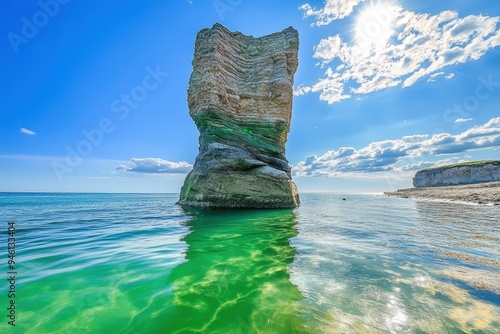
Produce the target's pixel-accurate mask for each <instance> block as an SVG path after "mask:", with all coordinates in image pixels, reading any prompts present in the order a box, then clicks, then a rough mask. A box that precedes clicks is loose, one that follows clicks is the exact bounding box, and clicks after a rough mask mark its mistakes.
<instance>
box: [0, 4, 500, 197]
mask: <svg viewBox="0 0 500 334" xmlns="http://www.w3.org/2000/svg"><path fill="white" fill-rule="evenodd" d="M0 16H1V18H0V32H1V34H0V35H1V36H3V37H2V38H1V39H0V40H1V42H0V43H1V48H0V57H1V59H2V60H3V61H2V62H1V63H0V74H1V78H2V83H3V84H2V90H1V93H2V101H3V108H2V111H1V114H0V130H1V131H0V191H75V192H79V191H91V192H178V191H179V189H180V186H181V185H182V182H183V180H184V177H185V175H186V173H187V171H189V169H190V167H191V164H192V163H193V162H194V159H195V157H196V155H197V151H198V132H197V130H196V127H195V125H194V123H193V121H192V120H191V118H190V117H189V114H188V109H187V101H186V90H187V86H188V80H189V76H190V73H191V69H192V67H191V60H192V58H193V49H194V41H195V38H196V34H197V32H198V31H199V30H201V29H203V28H206V27H211V26H212V25H213V24H214V23H216V22H219V23H222V24H223V25H225V26H226V27H227V28H228V29H230V30H231V31H240V32H242V33H244V34H246V35H253V36H255V37H258V36H262V35H266V34H270V33H273V32H277V31H281V30H283V29H285V28H286V27H288V26H293V27H294V28H296V29H297V30H298V31H299V39H300V50H299V68H298V70H297V73H296V75H295V87H294V89H295V97H294V101H293V117H292V127H291V131H290V134H289V137H288V143H287V157H288V159H289V161H290V164H291V165H292V166H293V167H294V169H293V170H294V181H295V182H296V183H297V185H298V187H299V190H300V191H303V192H308V191H335V192H380V191H386V190H393V189H397V188H402V187H410V186H411V178H412V176H413V175H414V173H415V171H416V170H418V169H420V168H424V167H429V166H433V165H439V164H445V163H450V162H459V161H463V160H476V159H498V158H499V157H500V110H499V106H500V48H499V47H498V46H499V45H500V3H498V1H486V0H478V1H461V0H453V1H446V2H444V1H443V2H441V1H440V2H438V1H424V0H422V1H410V0H400V1H397V0H387V1H382V0H378V1H370V0H365V1H363V0H352V1H349V2H348V1H341V0H327V1H312V0H309V1H308V0H301V1H263V0H262V1H260V0H254V1H250V0H214V1H202V0H192V1H186V0H175V1H125V2H124V1H106V2H103V1H85V2H84V1H78V0H71V1H69V0H59V1H57V0H40V1H22V2H21V1H19V2H12V1H11V2H7V3H6V4H5V5H4V10H2V12H1V13H0Z"/></svg>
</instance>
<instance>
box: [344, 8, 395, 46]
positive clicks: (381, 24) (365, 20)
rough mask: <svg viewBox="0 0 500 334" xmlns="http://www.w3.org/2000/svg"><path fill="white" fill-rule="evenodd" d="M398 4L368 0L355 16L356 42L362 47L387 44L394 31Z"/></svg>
mask: <svg viewBox="0 0 500 334" xmlns="http://www.w3.org/2000/svg"><path fill="white" fill-rule="evenodd" d="M398 8H399V6H397V5H395V4H394V3H392V2H388V1H380V0H379V1H374V0H372V1H370V2H369V3H368V4H366V5H365V6H364V8H362V9H361V11H360V12H359V14H358V17H357V18H356V23H355V28H354V33H355V39H356V43H357V44H358V45H359V46H361V47H363V48H382V47H385V46H387V44H388V42H389V39H390V38H391V36H392V35H394V33H395V27H396V19H397V10H398Z"/></svg>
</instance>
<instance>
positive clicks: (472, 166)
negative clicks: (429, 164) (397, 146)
mask: <svg viewBox="0 0 500 334" xmlns="http://www.w3.org/2000/svg"><path fill="white" fill-rule="evenodd" d="M493 181H500V160H496V161H476V162H468V163H461V164H457V165H452V166H443V167H438V168H431V169H423V170H421V171H418V172H417V173H416V174H415V177H414V178H413V185H414V186H415V187H434V186H449V185H457V184H474V183H482V182H493Z"/></svg>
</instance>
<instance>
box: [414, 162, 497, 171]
mask: <svg viewBox="0 0 500 334" xmlns="http://www.w3.org/2000/svg"><path fill="white" fill-rule="evenodd" d="M487 164H495V165H496V164H500V160H478V161H465V162H459V163H456V164H452V165H444V166H437V167H430V168H425V169H422V170H421V171H425V170H437V169H448V168H453V167H465V166H479V165H487Z"/></svg>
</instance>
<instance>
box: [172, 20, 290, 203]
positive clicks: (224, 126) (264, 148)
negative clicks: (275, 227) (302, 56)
mask: <svg viewBox="0 0 500 334" xmlns="http://www.w3.org/2000/svg"><path fill="white" fill-rule="evenodd" d="M298 46H299V40H298V33H297V31H296V30H295V29H293V28H292V27H290V28H287V29H285V30H283V31H282V32H279V33H274V34H271V35H267V36H264V37H260V38H254V37H252V36H245V35H243V34H241V33H239V32H235V33H232V32H230V31H229V30H227V29H226V28H225V27H223V26H222V25H220V24H215V25H214V26H213V27H212V28H210V29H203V30H201V31H200V32H199V33H198V36H197V37H196V44H195V52H194V60H193V72H192V74H191V78H190V81H189V89H188V104H189V114H190V115H191V117H192V118H193V120H194V122H195V124H196V126H197V127H198V130H199V132H200V138H199V154H198V156H197V158H196V161H195V164H194V167H193V170H192V171H191V172H190V173H189V174H188V176H187V177H186V180H185V181H184V185H183V187H182V189H181V194H180V200H179V204H183V205H192V206H209V207H248V208H290V207H295V206H297V205H298V204H299V195H298V192H297V188H296V186H295V184H294V183H293V182H292V180H291V168H290V166H289V165H288V160H287V159H286V157H285V143H286V140H287V135H288V132H289V130H290V120H291V116H292V98H293V76H294V74H295V71H296V70H297V65H298V60H297V53H298Z"/></svg>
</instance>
